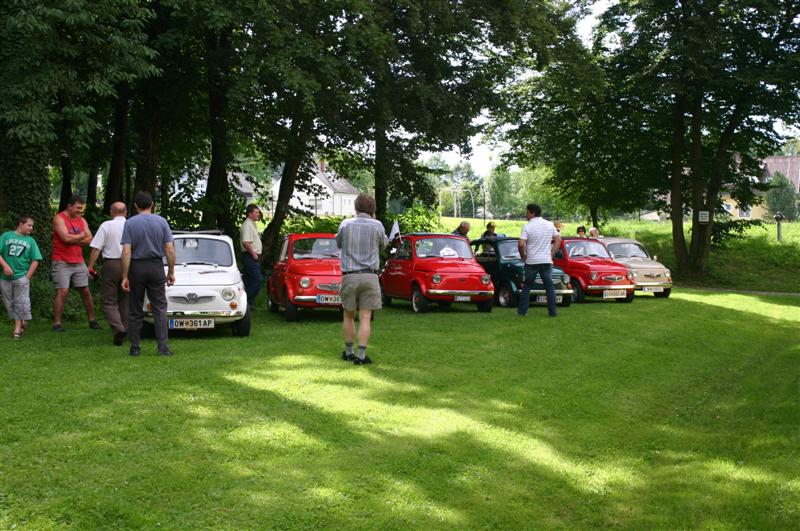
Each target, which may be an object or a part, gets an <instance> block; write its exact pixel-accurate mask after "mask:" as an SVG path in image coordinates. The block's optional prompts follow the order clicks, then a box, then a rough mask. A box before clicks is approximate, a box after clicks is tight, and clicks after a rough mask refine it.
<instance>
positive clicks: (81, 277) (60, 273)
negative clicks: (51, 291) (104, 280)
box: [53, 262, 89, 289]
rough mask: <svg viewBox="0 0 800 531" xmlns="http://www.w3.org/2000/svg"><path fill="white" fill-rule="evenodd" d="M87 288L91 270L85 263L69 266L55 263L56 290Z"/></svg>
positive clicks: (54, 283)
mask: <svg viewBox="0 0 800 531" xmlns="http://www.w3.org/2000/svg"><path fill="white" fill-rule="evenodd" d="M70 283H71V284H72V287H73V288H85V287H86V286H88V285H89V270H88V269H86V264H85V263H83V262H80V263H77V264H68V263H66V262H53V285H54V286H55V288H56V289H68V288H69V287H70Z"/></svg>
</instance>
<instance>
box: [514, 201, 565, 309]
mask: <svg viewBox="0 0 800 531" xmlns="http://www.w3.org/2000/svg"><path fill="white" fill-rule="evenodd" d="M527 210H528V211H527V217H528V223H527V224H525V226H524V227H522V233H521V234H520V235H519V254H520V255H521V256H522V259H523V260H524V261H525V282H524V283H523V285H522V291H520V294H519V307H518V308H517V315H518V316H520V317H525V315H526V314H527V313H528V306H529V305H530V300H531V288H532V287H533V282H534V280H536V275H541V277H542V284H544V289H545V291H546V292H547V309H548V311H549V313H550V317H555V316H556V290H555V287H554V286H553V257H554V256H555V255H556V252H558V249H559V248H560V247H561V235H560V234H559V233H558V231H557V230H556V228H555V226H554V225H553V224H552V223H550V222H549V221H547V220H546V219H544V218H542V207H540V206H539V205H537V204H536V203H530V204H529V205H528V207H527Z"/></svg>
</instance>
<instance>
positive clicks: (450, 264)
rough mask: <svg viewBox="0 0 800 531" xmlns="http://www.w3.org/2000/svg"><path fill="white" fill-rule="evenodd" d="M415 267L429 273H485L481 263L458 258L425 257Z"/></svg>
mask: <svg viewBox="0 0 800 531" xmlns="http://www.w3.org/2000/svg"><path fill="white" fill-rule="evenodd" d="M414 269H416V270H417V271H424V272H429V273H485V271H484V269H483V267H481V266H480V264H478V263H476V262H473V261H471V260H462V259H458V258H425V259H422V260H419V261H418V262H417V263H416V265H415V266H414Z"/></svg>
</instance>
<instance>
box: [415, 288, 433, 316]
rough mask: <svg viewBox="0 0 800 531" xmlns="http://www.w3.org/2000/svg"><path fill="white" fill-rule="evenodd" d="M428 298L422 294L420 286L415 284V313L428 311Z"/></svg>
mask: <svg viewBox="0 0 800 531" xmlns="http://www.w3.org/2000/svg"><path fill="white" fill-rule="evenodd" d="M429 304H430V303H429V301H428V298H427V297H425V295H423V294H422V291H421V290H420V289H419V286H414V288H413V289H412V291H411V310H413V312H414V313H425V312H427V311H428V305H429Z"/></svg>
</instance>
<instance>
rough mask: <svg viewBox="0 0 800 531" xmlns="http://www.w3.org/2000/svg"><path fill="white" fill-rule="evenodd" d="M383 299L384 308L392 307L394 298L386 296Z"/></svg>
mask: <svg viewBox="0 0 800 531" xmlns="http://www.w3.org/2000/svg"><path fill="white" fill-rule="evenodd" d="M381 299H382V300H383V305H384V306H391V305H392V298H391V297H387V296H386V295H384V296H383V297H381Z"/></svg>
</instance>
